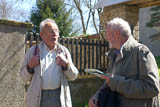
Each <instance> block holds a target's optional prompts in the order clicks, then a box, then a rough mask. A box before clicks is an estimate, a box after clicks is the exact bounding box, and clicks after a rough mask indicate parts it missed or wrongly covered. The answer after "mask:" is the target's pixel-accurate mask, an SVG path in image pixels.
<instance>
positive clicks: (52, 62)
mask: <svg viewBox="0 0 160 107" xmlns="http://www.w3.org/2000/svg"><path fill="white" fill-rule="evenodd" d="M42 51H43V55H42V58H43V59H42V78H43V88H42V89H43V90H52V89H57V88H59V87H60V72H61V70H62V68H61V67H60V66H59V65H57V64H56V47H55V48H54V49H52V50H49V48H48V47H47V46H46V45H45V44H44V48H43V50H42Z"/></svg>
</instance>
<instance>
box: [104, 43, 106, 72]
mask: <svg viewBox="0 0 160 107" xmlns="http://www.w3.org/2000/svg"><path fill="white" fill-rule="evenodd" d="M105 43H106V42H105V41H103V69H105V61H106V58H105V52H106V50H105V49H106V45H105Z"/></svg>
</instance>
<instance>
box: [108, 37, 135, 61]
mask: <svg viewBox="0 0 160 107" xmlns="http://www.w3.org/2000/svg"><path fill="white" fill-rule="evenodd" d="M137 43H138V42H137V41H136V40H135V39H134V38H133V37H132V36H130V37H129V38H128V40H127V41H126V42H125V43H124V44H123V45H122V47H121V49H120V50H119V54H117V50H116V49H112V50H111V52H110V54H109V57H110V58H111V59H112V58H113V57H116V59H115V60H116V62H118V61H119V60H121V59H123V57H125V56H126V55H127V54H129V53H130V51H131V48H132V47H134V46H135V45H136V44H137ZM113 54H114V55H113Z"/></svg>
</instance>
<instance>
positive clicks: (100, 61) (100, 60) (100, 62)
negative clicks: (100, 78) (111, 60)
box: [99, 41, 102, 69]
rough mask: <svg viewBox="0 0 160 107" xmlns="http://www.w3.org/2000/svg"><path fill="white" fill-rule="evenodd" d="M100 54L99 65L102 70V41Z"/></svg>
mask: <svg viewBox="0 0 160 107" xmlns="http://www.w3.org/2000/svg"><path fill="white" fill-rule="evenodd" d="M99 52H100V57H99V64H100V69H102V46H101V41H99Z"/></svg>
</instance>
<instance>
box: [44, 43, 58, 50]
mask: <svg viewBox="0 0 160 107" xmlns="http://www.w3.org/2000/svg"><path fill="white" fill-rule="evenodd" d="M44 48H45V49H47V50H48V51H56V50H57V44H55V47H54V48H53V49H52V50H50V49H49V48H48V46H47V45H46V44H45V43H44Z"/></svg>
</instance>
